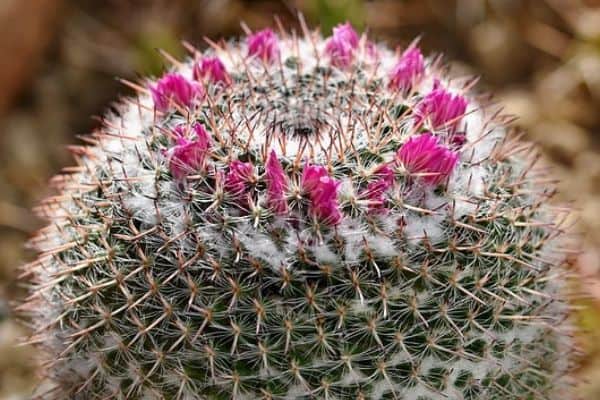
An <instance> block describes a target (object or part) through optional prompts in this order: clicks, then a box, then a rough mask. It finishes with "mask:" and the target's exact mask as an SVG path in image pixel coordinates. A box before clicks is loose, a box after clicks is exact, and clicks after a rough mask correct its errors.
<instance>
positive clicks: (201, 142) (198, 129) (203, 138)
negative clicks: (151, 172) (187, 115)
mask: <svg viewBox="0 0 600 400" xmlns="http://www.w3.org/2000/svg"><path fill="white" fill-rule="evenodd" d="M192 131H193V132H194V134H195V138H194V140H189V139H186V138H185V137H184V136H183V132H184V128H183V127H182V125H180V126H177V127H176V128H175V134H176V135H177V136H178V138H177V141H176V144H175V146H174V147H173V148H172V149H171V150H169V152H168V153H167V154H168V156H169V170H170V171H171V174H172V175H173V177H174V178H175V179H183V178H185V177H186V176H188V175H190V174H193V173H195V172H197V171H200V170H203V169H204V167H205V161H206V155H207V154H208V151H209V149H210V136H209V135H208V133H207V132H206V130H205V129H204V127H203V126H202V125H201V124H199V123H195V124H194V125H193V126H192Z"/></svg>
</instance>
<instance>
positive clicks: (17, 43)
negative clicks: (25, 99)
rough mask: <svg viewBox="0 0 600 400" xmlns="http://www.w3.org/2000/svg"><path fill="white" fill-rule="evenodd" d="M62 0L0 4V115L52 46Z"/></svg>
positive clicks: (8, 0)
mask: <svg viewBox="0 0 600 400" xmlns="http://www.w3.org/2000/svg"><path fill="white" fill-rule="evenodd" d="M61 4H62V0H27V1H22V0H3V1H1V2H0V49H2V53H3V56H2V57H1V58H0V71H2V73H1V74H0V93H2V96H0V115H1V114H3V113H4V111H5V110H6V108H7V107H8V106H9V105H10V104H11V102H12V101H13V99H14V97H15V96H16V95H17V94H19V92H20V91H21V90H22V89H23V88H24V87H25V86H26V85H27V83H28V82H29V79H31V77H32V75H33V73H34V72H35V71H36V69H37V67H38V65H39V61H40V60H41V58H42V56H43V55H44V49H45V48H46V47H47V46H48V45H49V44H50V43H51V40H52V38H53V35H54V32H55V30H56V22H57V19H58V18H59V17H60V9H61Z"/></svg>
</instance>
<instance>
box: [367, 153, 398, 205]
mask: <svg viewBox="0 0 600 400" xmlns="http://www.w3.org/2000/svg"><path fill="white" fill-rule="evenodd" d="M375 176H376V177H377V179H376V180H375V181H373V182H370V183H369V184H368V185H367V190H366V191H365V192H364V193H363V194H362V197H365V198H366V199H367V200H369V210H370V211H372V212H376V213H379V212H383V211H385V193H386V192H387V191H388V190H389V189H390V188H391V187H392V186H393V185H394V171H393V170H392V168H391V167H390V166H389V165H387V164H384V165H383V166H381V167H380V168H378V169H377V171H375Z"/></svg>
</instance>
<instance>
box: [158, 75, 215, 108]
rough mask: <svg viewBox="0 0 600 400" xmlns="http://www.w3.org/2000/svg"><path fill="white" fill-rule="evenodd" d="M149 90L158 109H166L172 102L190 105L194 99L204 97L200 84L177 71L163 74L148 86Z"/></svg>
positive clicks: (183, 105) (185, 105)
mask: <svg viewBox="0 0 600 400" xmlns="http://www.w3.org/2000/svg"><path fill="white" fill-rule="evenodd" d="M150 91H151V93H152V99H153V100H154V107H156V109H157V110H158V111H168V110H169V109H170V108H171V107H172V106H173V104H178V105H180V106H182V107H190V106H192V104H193V102H194V101H195V100H197V99H202V98H203V97H204V89H203V88H202V86H201V85H199V84H198V83H197V82H191V81H189V80H187V79H186V78H185V77H184V76H182V75H180V74H177V73H169V74H165V75H164V76H163V77H162V78H160V79H159V80H158V82H156V85H154V86H150Z"/></svg>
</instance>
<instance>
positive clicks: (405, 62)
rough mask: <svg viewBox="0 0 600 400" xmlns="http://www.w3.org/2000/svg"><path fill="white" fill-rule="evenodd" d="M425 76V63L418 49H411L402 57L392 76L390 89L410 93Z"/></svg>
mask: <svg viewBox="0 0 600 400" xmlns="http://www.w3.org/2000/svg"><path fill="white" fill-rule="evenodd" d="M424 75H425V61H424V59H423V54H421V50H419V48H418V47H410V48H408V49H407V50H406V51H405V52H404V53H402V56H401V57H400V60H398V63H397V64H396V66H395V67H394V68H393V69H392V73H391V74H390V83H389V87H390V89H396V90H401V91H408V90H410V89H412V88H413V86H414V85H416V84H417V83H419V82H420V81H421V79H423V76H424Z"/></svg>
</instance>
